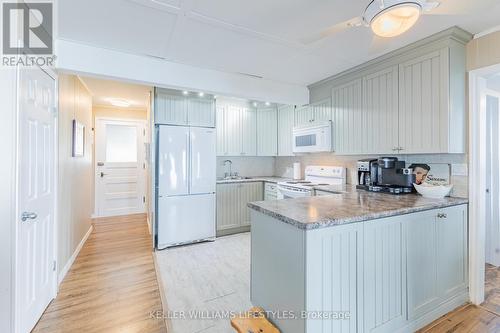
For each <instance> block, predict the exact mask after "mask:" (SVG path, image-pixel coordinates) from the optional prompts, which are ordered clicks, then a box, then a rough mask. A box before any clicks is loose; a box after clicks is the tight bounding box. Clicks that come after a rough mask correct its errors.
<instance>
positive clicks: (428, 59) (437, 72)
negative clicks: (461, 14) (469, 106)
mask: <svg viewBox="0 0 500 333" xmlns="http://www.w3.org/2000/svg"><path fill="white" fill-rule="evenodd" d="M448 66H449V49H448V48H444V49H442V50H439V51H436V52H432V53H429V54H425V55H423V56H420V57H417V58H415V59H411V60H409V61H406V62H404V63H402V64H400V65H399V92H400V102H399V148H398V149H400V150H401V152H402V153H405V152H407V151H408V152H412V153H442V152H448V128H449V126H450V125H453V124H451V123H449V121H448V113H449V112H448V111H449V108H448V107H449V105H448V103H449V102H448V101H449V80H450V79H449V78H450V75H449V70H448ZM464 90H465V87H464ZM464 98H465V96H464Z"/></svg>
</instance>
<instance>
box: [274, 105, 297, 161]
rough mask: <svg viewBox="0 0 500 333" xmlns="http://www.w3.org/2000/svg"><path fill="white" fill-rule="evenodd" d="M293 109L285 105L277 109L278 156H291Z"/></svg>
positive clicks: (293, 122)
mask: <svg viewBox="0 0 500 333" xmlns="http://www.w3.org/2000/svg"><path fill="white" fill-rule="evenodd" d="M294 125H295V107H294V106H293V105H286V106H282V107H280V108H278V156H293V126H294Z"/></svg>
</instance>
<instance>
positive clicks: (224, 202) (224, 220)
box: [216, 182, 264, 235]
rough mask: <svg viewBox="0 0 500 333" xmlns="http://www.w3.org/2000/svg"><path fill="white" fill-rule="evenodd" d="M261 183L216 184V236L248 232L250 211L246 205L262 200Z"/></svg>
mask: <svg viewBox="0 0 500 333" xmlns="http://www.w3.org/2000/svg"><path fill="white" fill-rule="evenodd" d="M263 186H264V185H263V183H262V182H248V183H228V184H217V187H216V198H217V200H216V201H217V234H218V235H224V234H230V233H236V232H242V231H248V230H249V226H250V211H249V209H248V207H247V204H248V203H249V202H252V201H261V200H263V198H264V196H263V195H264V189H263Z"/></svg>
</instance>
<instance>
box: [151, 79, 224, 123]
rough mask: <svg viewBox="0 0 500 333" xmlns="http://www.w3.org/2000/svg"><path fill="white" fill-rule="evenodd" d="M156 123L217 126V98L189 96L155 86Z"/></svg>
mask: <svg viewBox="0 0 500 333" xmlns="http://www.w3.org/2000/svg"><path fill="white" fill-rule="evenodd" d="M155 123H156V124H165V125H183V126H200V127H215V100H214V99H213V98H212V97H210V96H208V97H189V96H184V95H182V94H180V93H179V92H178V91H174V90H168V89H162V88H155Z"/></svg>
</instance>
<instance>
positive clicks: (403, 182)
mask: <svg viewBox="0 0 500 333" xmlns="http://www.w3.org/2000/svg"><path fill="white" fill-rule="evenodd" d="M415 177H416V176H415V175H414V174H413V169H409V168H406V163H405V161H399V160H398V159H397V157H381V158H379V159H378V160H377V161H376V162H374V161H370V179H371V183H370V184H363V185H361V184H360V185H358V186H359V187H358V188H362V189H365V190H368V191H372V192H385V193H390V194H404V193H412V192H414V190H415V189H414V188H413V183H415V179H416V178H415Z"/></svg>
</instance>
